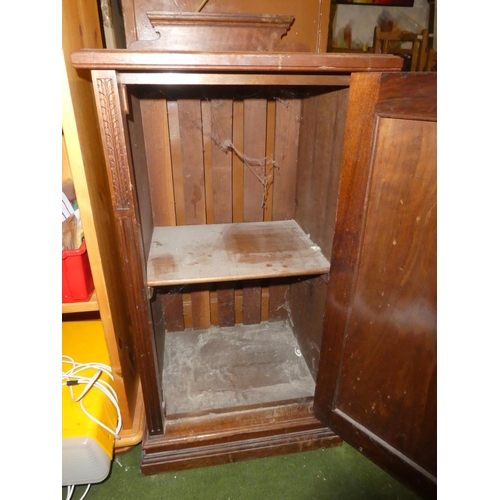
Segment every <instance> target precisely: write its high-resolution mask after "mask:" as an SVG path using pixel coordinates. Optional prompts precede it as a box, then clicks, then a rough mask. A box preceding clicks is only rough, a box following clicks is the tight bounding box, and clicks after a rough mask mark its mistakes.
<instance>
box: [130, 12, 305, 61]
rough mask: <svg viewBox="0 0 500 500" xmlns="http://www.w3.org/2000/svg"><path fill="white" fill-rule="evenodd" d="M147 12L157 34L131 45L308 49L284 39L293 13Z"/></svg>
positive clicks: (135, 47)
mask: <svg viewBox="0 0 500 500" xmlns="http://www.w3.org/2000/svg"><path fill="white" fill-rule="evenodd" d="M146 16H147V18H148V20H149V22H150V23H151V24H152V25H153V27H154V29H155V31H156V33H157V36H156V37H155V38H154V39H151V38H150V39H145V40H136V41H134V42H131V43H129V44H128V49H130V50H144V49H154V50H170V51H180V52H193V51H194V52H198V51H202V52H203V51H204V52H220V51H234V52H240V51H256V52H262V51H275V52H280V51H288V52H291V51H303V52H308V50H309V49H308V47H307V45H303V44H298V43H295V44H288V43H286V40H283V39H282V38H283V36H284V35H286V32H287V31H288V30H289V29H290V26H291V25H292V23H293V21H294V18H293V17H292V16H290V15H279V16H278V15H274V16H271V15H269V14H230V13H206V12H165V11H163V12H152V11H150V10H148V12H146Z"/></svg>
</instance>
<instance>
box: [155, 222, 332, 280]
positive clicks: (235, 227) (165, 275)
mask: <svg viewBox="0 0 500 500" xmlns="http://www.w3.org/2000/svg"><path fill="white" fill-rule="evenodd" d="M329 271H330V262H329V261H328V260H327V259H326V258H325V256H324V255H323V254H322V252H321V249H320V248H319V247H318V246H317V245H315V244H314V243H313V242H312V241H311V240H310V238H309V237H308V235H306V234H305V233H304V231H302V229H301V228H300V226H299V225H298V224H297V223H296V222H295V221H294V220H287V221H277V222H245V223H237V224H234V223H233V224H207V225H202V226H200V225H196V226H170V227H165V226H162V227H155V229H154V231H153V238H152V242H151V247H150V251H149V258H148V270H147V272H148V285H149V286H162V285H181V284H192V283H208V282H219V281H235V280H243V279H259V278H272V277H285V276H301V275H319V274H325V273H328V272H329Z"/></svg>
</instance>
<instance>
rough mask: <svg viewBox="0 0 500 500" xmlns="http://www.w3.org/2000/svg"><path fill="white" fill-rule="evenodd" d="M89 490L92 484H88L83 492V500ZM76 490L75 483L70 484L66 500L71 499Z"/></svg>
mask: <svg viewBox="0 0 500 500" xmlns="http://www.w3.org/2000/svg"><path fill="white" fill-rule="evenodd" d="M89 490H90V484H87V488H86V489H85V491H84V492H83V495H82V496H81V497H80V500H83V499H84V498H85V497H86V496H87V493H88V492H89ZM74 491H75V485H74V484H72V485H70V486H68V492H67V493H66V500H71V497H72V496H73V492H74Z"/></svg>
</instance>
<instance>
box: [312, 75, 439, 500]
mask: <svg viewBox="0 0 500 500" xmlns="http://www.w3.org/2000/svg"><path fill="white" fill-rule="evenodd" d="M436 148H437V145H436V79H435V75H431V74H422V73H421V74H418V73H414V74H410V73H406V74H403V73H402V74H394V75H384V74H382V75H380V74H378V75H376V74H372V75H354V76H353V77H352V85H351V96H350V102H349V111H348V117H347V128H346V141H345V146H344V156H343V165H342V174H341V175H342V177H341V184H340V198H339V207H338V218H337V223H336V228H335V236H334V245H333V252H332V272H331V279H330V285H329V288H328V292H327V312H326V318H325V331H324V340H323V347H322V353H321V359H320V366H319V372H318V388H317V394H316V405H315V409H316V412H317V414H318V416H320V417H321V418H323V419H324V420H325V421H326V422H328V424H329V425H330V426H331V427H332V429H333V430H334V431H336V432H337V433H338V434H339V435H340V436H341V437H343V438H344V439H345V440H346V441H347V442H349V443H350V444H352V445H354V446H356V447H357V448H358V449H360V450H361V451H362V452H363V453H365V454H366V455H367V456H369V457H370V458H372V459H373V460H374V461H376V462H377V463H379V464H380V465H381V466H382V467H384V468H385V469H387V470H388V471H389V472H391V473H392V474H393V475H395V476H397V477H398V478H400V479H401V480H403V481H405V482H406V483H407V484H409V485H410V486H412V487H414V488H415V489H417V490H418V491H419V492H420V493H424V494H427V495H429V496H434V495H435V489H436V488H435V485H436V468H437V466H436V405H437V401H436V378H437V362H436V361H437V349H436V346H437V341H436V340H437V331H436V300H437V299H436V230H437V221H436V204H437V197H436V185H437V183H436V180H437V172H436V170H437V154H436Z"/></svg>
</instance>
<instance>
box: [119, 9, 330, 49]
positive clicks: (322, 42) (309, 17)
mask: <svg viewBox="0 0 500 500" xmlns="http://www.w3.org/2000/svg"><path fill="white" fill-rule="evenodd" d="M200 4H201V0H200V1H199V0H123V1H122V7H123V20H124V25H125V38H126V43H127V47H128V46H129V45H130V44H131V43H132V42H134V41H136V40H153V39H155V38H157V36H158V35H157V33H156V32H155V30H154V28H153V25H152V24H151V21H150V20H149V18H148V16H147V12H154V11H164V12H172V13H174V12H178V13H179V12H185V13H194V12H195V11H196V10H197V8H198V7H199V6H200ZM202 13H209V14H212V13H224V14H263V13H264V14H268V15H272V14H275V15H277V14H281V15H291V16H293V17H294V18H295V22H294V23H293V25H292V27H291V29H290V30H289V32H288V33H287V35H286V36H285V37H284V38H285V41H286V42H287V43H296V44H304V45H305V46H307V47H308V48H309V50H310V51H312V52H326V48H327V42H328V23H329V18H330V2H329V1H325V0H316V1H314V2H302V1H300V0H293V1H289V0H275V1H273V2H265V1H264V0H255V1H252V2H250V1H248V0H245V1H237V2H236V1H230V2H228V1H222V0H210V1H209V2H208V3H207V4H206V5H205V7H204V8H203V10H202Z"/></svg>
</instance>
